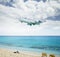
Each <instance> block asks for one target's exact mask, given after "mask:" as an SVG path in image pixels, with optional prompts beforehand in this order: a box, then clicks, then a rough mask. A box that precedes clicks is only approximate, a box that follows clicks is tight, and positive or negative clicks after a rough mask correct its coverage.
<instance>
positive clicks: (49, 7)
mask: <svg viewBox="0 0 60 57" xmlns="http://www.w3.org/2000/svg"><path fill="white" fill-rule="evenodd" d="M18 2H19V3H18ZM53 3H54V4H53ZM12 5H13V6H15V8H13V7H8V6H4V5H1V4H0V35H60V21H52V20H47V18H48V17H51V16H56V15H60V12H58V9H60V6H59V5H60V4H59V3H57V2H54V1H53V2H52V1H50V2H46V3H43V2H42V1H41V2H39V3H38V2H36V1H30V0H29V1H27V2H26V3H24V2H23V1H22V0H18V1H17V3H15V4H12ZM19 20H20V21H21V20H23V21H27V22H35V21H39V20H41V21H42V22H43V21H45V20H46V22H43V23H42V24H40V25H35V26H29V25H27V24H26V23H21V22H20V21H19Z"/></svg>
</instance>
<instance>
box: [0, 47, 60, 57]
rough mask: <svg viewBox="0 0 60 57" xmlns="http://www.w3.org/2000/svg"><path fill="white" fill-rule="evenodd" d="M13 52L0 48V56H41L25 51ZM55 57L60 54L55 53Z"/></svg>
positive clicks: (59, 56)
mask: <svg viewBox="0 0 60 57" xmlns="http://www.w3.org/2000/svg"><path fill="white" fill-rule="evenodd" d="M14 52H15V50H14V51H13V50H10V49H4V48H0V57H41V54H42V53H40V54H39V53H36V52H27V51H19V53H14ZM47 57H49V54H47ZM55 57H60V55H55Z"/></svg>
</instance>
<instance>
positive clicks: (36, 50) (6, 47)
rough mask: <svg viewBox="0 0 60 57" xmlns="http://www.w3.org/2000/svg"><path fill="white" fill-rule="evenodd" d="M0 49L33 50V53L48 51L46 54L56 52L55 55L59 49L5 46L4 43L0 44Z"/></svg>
mask: <svg viewBox="0 0 60 57" xmlns="http://www.w3.org/2000/svg"><path fill="white" fill-rule="evenodd" d="M0 49H8V50H12V51H17V50H18V51H20V52H21V51H24V52H33V53H37V54H40V53H43V52H44V53H48V54H51V52H52V54H56V55H60V53H59V51H53V50H44V49H34V48H24V47H14V46H6V45H0Z"/></svg>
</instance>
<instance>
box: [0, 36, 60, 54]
mask: <svg viewBox="0 0 60 57" xmlns="http://www.w3.org/2000/svg"><path fill="white" fill-rule="evenodd" d="M0 48H10V49H18V50H27V51H28V50H29V51H36V52H43V51H45V52H47V53H51V52H52V53H54V54H60V53H59V52H60V36H0Z"/></svg>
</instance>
